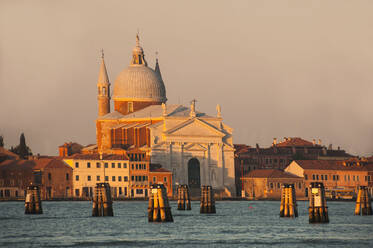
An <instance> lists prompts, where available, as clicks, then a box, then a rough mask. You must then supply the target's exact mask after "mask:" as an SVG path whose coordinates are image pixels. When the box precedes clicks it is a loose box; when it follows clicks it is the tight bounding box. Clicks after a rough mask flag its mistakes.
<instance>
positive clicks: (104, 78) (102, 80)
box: [97, 49, 109, 84]
mask: <svg viewBox="0 0 373 248" xmlns="http://www.w3.org/2000/svg"><path fill="white" fill-rule="evenodd" d="M97 83H98V84H109V77H108V75H107V71H106V65H105V60H104V49H101V67H100V72H99V74H98V81H97Z"/></svg>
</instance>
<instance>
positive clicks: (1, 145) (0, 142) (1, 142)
mask: <svg viewBox="0 0 373 248" xmlns="http://www.w3.org/2000/svg"><path fill="white" fill-rule="evenodd" d="M0 147H4V137H3V136H2V135H0Z"/></svg>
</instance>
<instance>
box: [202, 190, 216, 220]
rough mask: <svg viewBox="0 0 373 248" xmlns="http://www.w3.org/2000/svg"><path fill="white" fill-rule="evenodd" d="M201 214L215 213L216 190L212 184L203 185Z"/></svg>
mask: <svg viewBox="0 0 373 248" xmlns="http://www.w3.org/2000/svg"><path fill="white" fill-rule="evenodd" d="M200 213H201V214H215V213H216V209H215V199H214V191H213V190H212V187H211V186H202V187H201V208H200Z"/></svg>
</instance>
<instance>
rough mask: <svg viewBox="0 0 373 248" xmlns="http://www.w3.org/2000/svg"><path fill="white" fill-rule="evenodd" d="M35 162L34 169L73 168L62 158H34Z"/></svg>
mask: <svg viewBox="0 0 373 248" xmlns="http://www.w3.org/2000/svg"><path fill="white" fill-rule="evenodd" d="M33 161H34V162H35V166H34V169H36V170H37V169H45V168H63V167H66V168H71V167H70V166H68V165H67V164H65V162H63V161H62V160H61V159H57V158H41V159H35V160H33Z"/></svg>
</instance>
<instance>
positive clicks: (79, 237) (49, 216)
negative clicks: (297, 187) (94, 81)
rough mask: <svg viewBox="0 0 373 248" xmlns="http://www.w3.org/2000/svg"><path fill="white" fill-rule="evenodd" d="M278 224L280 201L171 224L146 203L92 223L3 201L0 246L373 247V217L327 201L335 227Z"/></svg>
mask: <svg viewBox="0 0 373 248" xmlns="http://www.w3.org/2000/svg"><path fill="white" fill-rule="evenodd" d="M249 206H250V207H249ZM307 206H308V202H298V211H299V215H300V217H299V218H296V219H285V218H279V217H278V214H279V208H280V207H279V202H247V201H242V202H240V201H237V202H233V201H221V202H217V203H216V211H217V214H215V215H201V214H199V202H193V204H192V211H177V210H176V202H171V207H172V213H173V216H174V222H173V223H161V224H160V223H148V221H147V212H146V211H147V202H115V203H114V215H115V216H114V217H104V218H102V217H101V218H94V217H91V216H90V215H91V203H90V202H43V210H44V214H42V215H34V216H31V215H27V216H26V215H24V205H23V203H22V202H0V247H123V246H127V247H135V246H136V247H181V246H183V247H184V246H185V247H248V246H250V247H268V246H278V247H326V246H328V247H373V217H372V216H365V217H362V216H354V215H353V211H354V203H353V202H328V206H329V218H330V223H329V224H309V223H308V215H307V212H306V210H307Z"/></svg>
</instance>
